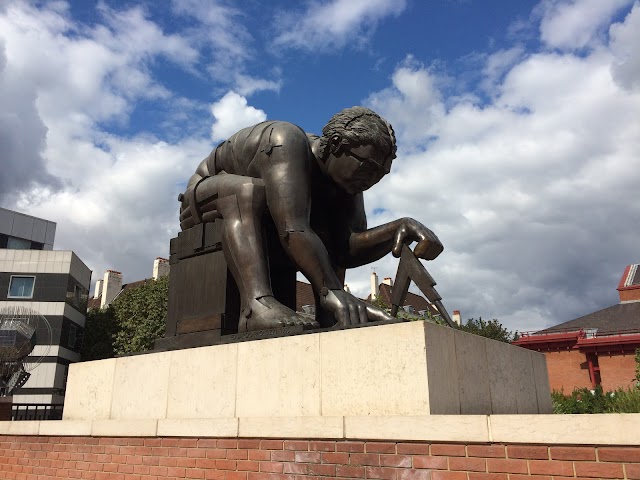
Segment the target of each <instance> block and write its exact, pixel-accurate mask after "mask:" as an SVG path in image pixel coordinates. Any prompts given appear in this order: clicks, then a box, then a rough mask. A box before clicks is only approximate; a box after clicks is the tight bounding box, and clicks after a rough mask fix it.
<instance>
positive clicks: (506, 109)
mask: <svg viewBox="0 0 640 480" xmlns="http://www.w3.org/2000/svg"><path fill="white" fill-rule="evenodd" d="M639 50H640V3H639V2H638V1H633V0H608V1H606V2H603V1H601V0H541V1H528V0H527V1H525V0H522V1H517V2H514V1H498V0H483V1H480V0H465V1H463V0H460V1H454V0H440V1H428V0H423V1H418V0H315V1H306V2H290V1H279V2H278V1H271V2H261V1H258V0H245V1H226V0H208V1H205V0H172V1H166V2H125V1H100V2H95V1H89V0H82V1H71V2H65V1H47V2H27V1H24V2H16V1H7V0H0V104H2V106H3V107H2V111H0V164H1V165H2V167H3V170H2V174H1V175H0V205H2V206H3V207H6V208H12V209H17V210H20V211H23V212H26V213H29V214H32V215H36V216H40V217H44V218H47V219H50V220H53V221H56V222H57V223H58V233H57V241H56V248H61V249H63V248H64V249H73V250H74V251H76V252H77V253H78V255H79V256H80V257H81V258H82V259H83V260H84V261H85V262H86V263H87V264H88V266H89V267H90V268H91V269H92V270H93V272H94V274H93V280H94V281H95V280H96V279H97V278H99V277H100V276H101V275H102V274H103V272H104V270H105V269H107V268H111V269H116V270H120V271H122V272H123V275H124V278H125V282H129V281H135V280H139V279H141V278H144V277H148V276H149V275H150V272H151V264H152V262H153V259H154V258H155V257H156V256H167V255H168V240H169V238H171V237H173V236H175V235H176V233H177V231H178V228H179V227H178V221H177V209H178V204H177V201H176V198H177V195H178V193H179V192H180V191H181V190H182V189H183V188H184V184H185V182H186V180H187V179H188V178H189V176H190V175H191V173H192V172H193V170H194V169H195V167H196V166H197V164H198V163H199V161H200V160H201V159H202V158H203V157H204V156H206V155H207V154H208V153H209V151H210V150H211V148H212V147H213V146H215V144H216V143H217V142H218V141H220V140H221V139H223V138H226V137H227V136H228V135H230V134H232V133H233V132H234V131H236V130H237V129H239V128H241V127H244V126H247V125H250V124H252V123H255V122H258V121H261V120H263V119H266V118H271V119H281V120H288V121H291V122H293V123H296V124H298V125H300V126H301V127H303V128H304V129H306V130H308V131H311V132H315V133H319V132H320V130H321V128H322V126H323V125H324V123H325V122H326V121H327V120H328V119H329V118H330V116H331V115H332V114H334V113H335V112H337V111H339V110H340V109H342V108H344V107H348V106H352V105H358V104H361V105H365V106H368V107H370V108H373V109H374V110H376V111H377V112H378V113H380V114H382V115H383V116H385V118H387V119H388V120H389V121H390V122H391V123H392V124H393V126H394V128H395V130H396V132H397V136H398V143H399V145H398V147H399V150H398V159H397V160H396V162H395V163H394V166H393V170H392V173H391V174H390V175H389V176H388V177H387V178H385V179H383V181H382V182H380V184H378V185H376V186H375V187H374V188H372V189H371V190H369V191H367V192H366V194H365V201H366V203H367V212H368V216H369V223H370V225H372V226H373V225H377V224H380V223H383V222H386V221H389V220H391V219H394V218H398V217H403V216H411V217H414V218H417V219H418V220H420V221H421V222H422V223H424V224H425V225H427V226H428V227H430V228H432V229H433V230H434V231H435V232H436V234H438V235H439V237H440V238H441V240H442V241H443V243H444V245H445V252H444V253H443V254H442V255H441V256H440V257H439V258H438V259H436V260H435V261H433V262H430V264H429V265H428V267H429V270H430V271H431V273H432V275H433V276H434V278H435V279H436V280H437V281H438V290H439V291H440V293H441V294H442V295H443V298H444V303H445V305H446V306H447V307H448V308H449V309H450V310H453V309H458V310H461V311H462V316H463V318H470V317H476V318H477V317H479V316H482V317H484V318H498V319H500V320H501V321H502V322H503V323H504V324H505V325H506V326H508V327H509V328H511V329H518V330H520V331H526V330H534V329H538V328H542V327H544V326H547V325H552V324H557V323H560V322H562V321H566V320H570V319H572V318H575V317H576V316H579V315H582V314H586V313H589V312H591V311H594V310H596V309H598V308H604V307H606V306H609V305H611V304H613V303H616V302H617V294H616V291H615V287H616V286H617V283H618V281H619V277H620V275H621V274H622V271H623V269H624V266H625V265H627V264H629V263H637V262H638V261H640V258H639V255H640V252H639V251H638V241H637V238H638V227H637V225H639V224H640V201H639V200H638V198H637V195H634V193H635V192H637V184H638V181H640V173H639V172H640V52H639ZM396 266H397V261H396V260H395V259H393V258H392V257H391V256H389V257H385V258H384V259H382V260H381V261H379V262H376V264H375V265H374V266H373V267H375V268H376V271H377V272H378V274H379V275H380V276H381V277H385V276H394V274H395V269H396ZM370 273H371V267H363V268H361V269H357V270H355V271H353V272H350V273H349V274H348V276H347V283H348V284H349V285H350V287H351V289H352V291H354V292H355V293H357V294H358V295H361V296H366V295H367V294H368V285H369V275H370Z"/></svg>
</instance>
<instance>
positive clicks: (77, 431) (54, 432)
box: [38, 420, 91, 437]
mask: <svg viewBox="0 0 640 480" xmlns="http://www.w3.org/2000/svg"><path fill="white" fill-rule="evenodd" d="M38 433H39V434H40V435H49V436H55V437H71V436H82V437H84V436H89V435H91V420H43V421H41V422H40V429H39V431H38Z"/></svg>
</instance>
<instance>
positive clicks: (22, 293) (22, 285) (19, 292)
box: [9, 276, 36, 298]
mask: <svg viewBox="0 0 640 480" xmlns="http://www.w3.org/2000/svg"><path fill="white" fill-rule="evenodd" d="M35 280H36V279H35V277H17V276H12V277H11V281H10V282H9V297H14V298H16V297H17V298H31V297H33V284H34V283H35Z"/></svg>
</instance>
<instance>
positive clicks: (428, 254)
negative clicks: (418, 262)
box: [391, 218, 444, 260]
mask: <svg viewBox="0 0 640 480" xmlns="http://www.w3.org/2000/svg"><path fill="white" fill-rule="evenodd" d="M414 241H416V242H418V244H417V245H416V247H415V248H414V249H413V253H414V254H415V256H416V257H418V258H424V259H425V260H433V259H434V258H436V257H437V256H438V255H440V254H441V253H442V250H444V247H443V246H442V242H440V240H439V239H438V237H437V236H436V234H435V233H433V232H432V231H431V230H429V229H428V228H427V227H425V226H424V225H422V224H421V223H420V222H418V221H417V220H414V219H413V218H404V219H402V224H401V225H400V227H399V228H398V230H396V235H395V237H394V239H393V248H392V250H391V252H392V253H393V256H394V257H396V258H399V257H400V254H401V253H402V246H403V245H407V244H409V243H411V242H414Z"/></svg>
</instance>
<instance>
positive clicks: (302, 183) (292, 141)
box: [260, 124, 342, 292]
mask: <svg viewBox="0 0 640 480" xmlns="http://www.w3.org/2000/svg"><path fill="white" fill-rule="evenodd" d="M271 142H272V144H273V145H274V148H273V149H272V151H271V154H270V155H269V158H268V159H265V161H263V162H261V167H260V176H261V178H262V180H263V181H264V186H265V192H266V195H267V204H268V207H269V211H270V213H271V217H272V218H273V220H274V223H275V225H276V228H277V230H278V234H279V236H280V241H281V243H282V245H283V247H284V248H285V250H286V252H287V254H288V255H289V257H290V258H291V260H292V261H293V262H294V263H295V265H296V266H297V267H298V268H299V269H300V271H301V272H302V273H303V274H304V276H305V277H307V279H308V280H309V282H311V285H312V286H313V288H314V290H315V291H316V292H320V291H321V290H322V288H323V287H326V288H327V289H330V290H336V289H337V290H342V282H341V281H340V280H339V279H338V276H337V275H336V273H335V271H334V269H333V268H332V266H331V262H330V260H329V254H328V252H327V249H326V247H325V245H324V244H323V243H322V240H321V239H320V237H318V235H317V234H316V233H315V232H314V231H313V229H312V228H311V225H310V221H309V219H310V212H311V173H312V170H313V167H314V165H313V162H315V159H314V158H313V157H312V154H311V151H310V149H309V143H308V140H307V138H306V135H305V134H304V133H303V132H302V131H301V130H299V129H298V127H295V126H294V125H290V124H284V125H280V126H279V127H278V128H277V129H274V131H273V132H272V135H271Z"/></svg>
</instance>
